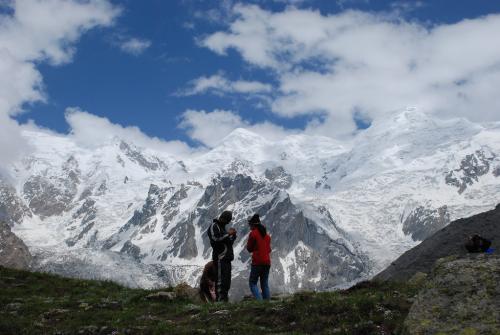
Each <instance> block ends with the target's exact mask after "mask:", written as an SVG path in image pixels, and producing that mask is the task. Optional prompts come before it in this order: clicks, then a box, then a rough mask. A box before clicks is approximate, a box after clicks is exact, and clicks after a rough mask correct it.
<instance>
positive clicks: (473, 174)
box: [445, 150, 496, 194]
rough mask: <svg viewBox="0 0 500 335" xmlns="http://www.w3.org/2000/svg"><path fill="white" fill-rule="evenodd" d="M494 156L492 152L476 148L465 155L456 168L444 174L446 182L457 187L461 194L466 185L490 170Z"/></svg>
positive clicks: (477, 179)
mask: <svg viewBox="0 0 500 335" xmlns="http://www.w3.org/2000/svg"><path fill="white" fill-rule="evenodd" d="M495 157H496V156H495V155H494V154H493V153H486V152H485V150H477V151H476V152H474V153H473V154H470V155H467V156H465V158H464V159H462V161H461V162H460V167H459V168H458V169H455V170H452V171H449V172H448V173H447V174H446V177H445V181H446V183H447V184H448V185H452V186H455V187H457V188H458V193H459V194H462V193H463V192H464V191H465V190H466V189H467V186H471V185H472V184H474V182H477V181H479V178H480V177H481V176H484V175H485V174H487V173H488V172H489V171H490V165H491V162H492V161H493V160H494V158H495Z"/></svg>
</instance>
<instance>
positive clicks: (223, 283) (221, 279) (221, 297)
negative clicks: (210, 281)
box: [214, 260, 231, 301]
mask: <svg viewBox="0 0 500 335" xmlns="http://www.w3.org/2000/svg"><path fill="white" fill-rule="evenodd" d="M214 265H215V273H216V274H217V281H216V282H215V296H216V300H217V301H228V293H229V289H230V288H231V262H230V261H223V260H217V261H214Z"/></svg>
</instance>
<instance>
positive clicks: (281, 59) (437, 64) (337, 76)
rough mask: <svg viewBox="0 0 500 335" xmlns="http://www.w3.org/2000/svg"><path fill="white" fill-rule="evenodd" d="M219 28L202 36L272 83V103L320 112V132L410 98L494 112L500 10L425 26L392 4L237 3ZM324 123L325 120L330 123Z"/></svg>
mask: <svg viewBox="0 0 500 335" xmlns="http://www.w3.org/2000/svg"><path fill="white" fill-rule="evenodd" d="M233 10H234V15H235V19H234V20H232V21H231V23H230V24H229V26H228V28H227V29H226V30H221V31H217V32H215V33H213V34H211V35H209V36H207V37H206V38H204V39H203V40H202V41H201V44H202V45H204V46H205V47H207V48H209V49H211V50H212V51H214V52H215V53H218V54H220V55H225V54H226V52H227V51H228V50H229V49H234V50H236V51H237V52H239V53H240V54H241V56H242V58H243V59H244V60H245V61H246V62H247V63H249V64H252V65H254V66H257V67H260V68H264V69H268V70H270V72H272V73H274V74H275V76H276V79H277V80H278V82H279V91H280V93H281V94H279V95H278V96H277V97H276V98H275V100H274V102H273V104H272V110H273V112H275V113H277V114H279V115H282V116H285V117H295V116H300V115H319V116H321V118H322V119H323V120H324V122H323V123H318V122H316V123H315V124H314V125H310V128H311V127H313V126H315V125H316V126H317V125H323V127H319V128H318V131H320V132H321V133H324V134H326V135H334V136H345V135H348V134H352V133H353V132H354V131H355V130H356V125H355V122H354V120H353V116H354V115H355V114H361V115H364V116H365V117H366V118H369V119H376V118H379V117H383V116H384V115H385V114H386V113H387V112H390V111H393V110H396V109H400V108H404V107H406V106H416V107H419V108H420V109H423V110H426V111H428V112H434V113H437V114H439V115H440V116H441V117H443V116H444V117H446V116H464V117H467V118H469V119H471V120H474V121H490V120H498V119H499V118H500V113H499V109H500V95H499V94H497V93H495V91H496V88H497V87H499V86H498V85H499V84H500V44H498V43H497V40H498V36H497V35H498V34H497V32H498V31H500V15H488V16H484V17H479V18H476V19H470V20H463V21H460V22H457V23H453V24H436V25H433V26H430V27H429V26H427V25H424V24H419V23H416V22H413V21H411V22H410V21H406V20H405V19H404V18H402V17H397V16H395V15H397V13H396V14H395V13H373V12H361V11H344V12H341V13H339V14H335V15H323V14H321V13H320V12H319V11H315V10H310V9H307V10H306V9H297V8H294V7H289V8H287V9H285V10H284V11H282V12H270V11H267V10H264V9H261V8H260V7H258V6H255V5H236V6H235V7H234V9H233ZM325 125H328V126H327V127H326V126H325Z"/></svg>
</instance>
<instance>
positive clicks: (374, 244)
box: [0, 110, 500, 295]
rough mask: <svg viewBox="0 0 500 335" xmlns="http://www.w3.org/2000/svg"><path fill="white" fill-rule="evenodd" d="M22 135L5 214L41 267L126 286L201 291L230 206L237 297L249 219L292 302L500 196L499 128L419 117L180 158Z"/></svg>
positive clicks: (231, 140)
mask: <svg viewBox="0 0 500 335" xmlns="http://www.w3.org/2000/svg"><path fill="white" fill-rule="evenodd" d="M24 136H25V137H26V138H27V139H28V140H29V141H30V143H31V144H32V146H33V148H34V150H33V153H32V154H31V155H30V156H28V157H25V158H24V159H23V160H22V161H21V162H19V163H17V164H15V165H13V166H12V169H11V178H10V179H9V181H8V182H7V179H5V178H4V179H5V180H4V182H3V183H2V184H0V217H3V218H4V220H5V221H7V222H9V223H10V224H12V225H13V231H14V232H15V233H16V234H17V235H18V236H20V237H21V238H22V239H23V240H24V241H25V243H26V244H27V245H28V247H29V248H30V250H31V252H32V253H33V254H34V257H35V260H36V262H35V267H36V268H37V269H41V270H50V271H54V272H58V273H63V274H65V275H74V276H79V277H85V278H104V279H111V280H115V281H119V282H121V283H125V284H127V285H131V286H140V287H156V286H159V285H164V284H176V283H179V282H182V281H186V282H188V283H189V284H191V285H195V284H196V281H197V280H198V277H199V275H200V273H201V268H202V266H203V265H204V264H205V262H206V261H207V260H208V259H209V254H210V249H209V247H208V240H207V238H206V235H205V231H206V229H207V228H208V226H209V224H210V222H211V220H212V218H214V217H215V216H217V215H218V213H220V212H221V211H222V210H224V209H229V210H232V211H233V212H234V222H233V223H234V226H235V228H236V229H237V230H238V232H239V233H238V240H237V242H236V244H235V254H236V260H235V262H234V264H233V269H234V270H233V271H234V272H233V274H234V277H235V279H234V282H233V283H234V285H233V290H232V291H233V294H235V295H243V294H244V293H245V292H246V291H247V283H246V282H247V279H246V278H247V276H248V267H249V255H248V254H247V252H246V251H245V250H244V245H245V242H246V236H247V233H248V227H247V224H246V219H247V217H249V216H250V215H252V214H253V213H259V214H260V216H261V218H262V219H263V222H264V224H265V225H267V226H268V228H269V231H270V233H271V235H272V239H273V256H272V257H273V258H272V262H273V267H272V273H271V277H270V278H271V286H272V289H273V290H274V291H280V292H292V291H296V290H299V289H329V288H333V287H339V286H343V285H348V284H349V283H352V282H354V281H357V280H360V279H363V278H368V277H370V276H371V275H372V274H374V273H377V272H379V271H380V270H382V269H383V268H384V267H385V266H386V265H388V264H389V263H390V262H391V261H392V260H393V259H395V258H397V256H399V255H401V254H402V253H403V252H405V251H406V250H408V249H410V248H411V247H413V246H415V245H416V244H418V243H419V242H420V241H421V240H423V239H425V238H426V237H427V236H430V235H431V234H432V233H434V232H436V231H438V230H439V229H442V228H443V227H444V226H446V225H447V224H448V223H449V222H450V221H452V220H455V219H458V218H461V217H466V216H469V215H472V214H476V213H479V212H483V211H486V210H489V209H491V208H494V206H495V205H496V204H497V202H498V199H499V196H500V173H499V171H500V124H498V123H495V124H483V125H479V124H474V123H471V122H469V121H467V120H464V119H455V120H446V121H444V120H439V119H434V118H431V117H429V116H428V115H427V114H425V113H422V112H419V111H416V110H404V111H399V112H395V113H394V114H393V115H392V116H391V117H389V118H387V119H385V120H382V121H380V122H376V123H374V124H373V125H372V126H371V127H370V128H368V129H366V130H364V131H361V132H360V133H359V134H358V135H357V136H356V137H355V138H354V139H353V140H349V141H338V140H334V139H331V138H328V137H320V136H311V135H290V136H287V137H286V138H283V139H280V140H268V139H265V138H262V137H260V136H258V135H256V134H254V133H252V132H250V131H248V130H244V129H237V130H235V131H233V132H232V133H230V134H228V135H227V136H226V137H225V138H223V139H222V140H221V142H220V143H219V144H218V145H217V146H216V147H215V148H212V149H210V150H208V149H207V150H200V151H197V152H195V153H193V154H190V155H186V156H182V157H180V156H176V155H173V154H171V153H169V152H165V151H160V150H153V149H151V148H141V147H138V146H137V145H136V144H134V143H128V142H125V141H123V140H122V139H120V138H113V139H110V140H109V141H108V142H104V143H102V144H101V145H100V146H98V147H96V146H89V145H87V144H85V143H81V142H79V141H78V140H77V139H75V138H73V137H72V136H71V135H68V136H62V135H57V134H53V133H48V132H42V131H28V130H26V131H25V132H24Z"/></svg>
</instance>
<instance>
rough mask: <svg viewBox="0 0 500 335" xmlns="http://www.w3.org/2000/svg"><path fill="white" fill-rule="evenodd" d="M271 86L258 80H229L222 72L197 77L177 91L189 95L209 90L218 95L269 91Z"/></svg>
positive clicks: (182, 94)
mask: <svg viewBox="0 0 500 335" xmlns="http://www.w3.org/2000/svg"><path fill="white" fill-rule="evenodd" d="M271 90H272V86H271V85H270V84H265V83H261V82H259V81H246V80H236V81H231V80H229V79H227V78H226V77H225V76H224V75H223V74H215V75H213V76H210V77H205V76H202V77H199V78H197V79H194V80H192V81H191V82H190V83H189V84H188V88H187V89H185V90H183V91H181V92H179V93H177V95H180V96H189V95H196V94H202V93H207V92H211V93H214V94H218V95H223V94H225V93H244V94H256V93H270V92H271Z"/></svg>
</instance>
